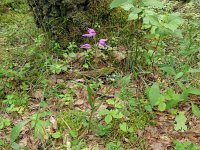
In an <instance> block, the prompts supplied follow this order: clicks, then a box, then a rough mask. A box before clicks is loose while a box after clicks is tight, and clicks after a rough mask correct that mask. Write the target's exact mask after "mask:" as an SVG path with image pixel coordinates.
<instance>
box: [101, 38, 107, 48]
mask: <svg viewBox="0 0 200 150" xmlns="http://www.w3.org/2000/svg"><path fill="white" fill-rule="evenodd" d="M106 41H107V39H100V40H99V48H106V47H107V45H106Z"/></svg>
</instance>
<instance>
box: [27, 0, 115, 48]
mask: <svg viewBox="0 0 200 150" xmlns="http://www.w3.org/2000/svg"><path fill="white" fill-rule="evenodd" d="M110 1H111V0H28V3H29V5H30V7H31V9H32V11H33V14H34V18H35V21H36V24H37V25H38V27H41V28H43V30H44V31H45V32H48V33H50V35H51V37H53V39H54V40H55V41H57V42H58V43H59V44H60V45H61V46H62V47H66V46H67V44H68V42H69V41H72V40H74V41H76V42H77V41H78V42H80V40H81V38H80V36H81V34H82V33H83V32H85V30H86V29H87V28H88V27H91V26H92V25H93V24H94V23H96V22H99V21H103V20H107V18H106V17H108V16H109V14H110V12H111V10H110V9H109V7H108V6H109V4H110Z"/></svg>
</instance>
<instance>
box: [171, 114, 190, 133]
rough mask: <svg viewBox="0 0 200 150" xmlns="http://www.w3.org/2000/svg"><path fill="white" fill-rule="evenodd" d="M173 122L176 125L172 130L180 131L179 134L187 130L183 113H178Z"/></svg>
mask: <svg viewBox="0 0 200 150" xmlns="http://www.w3.org/2000/svg"><path fill="white" fill-rule="evenodd" d="M175 121H176V124H175V126H174V129H175V130H176V131H178V130H180V131H181V132H183V131H186V130H187V126H186V121H187V118H186V117H185V113H184V112H179V114H178V115H177V116H176V118H175Z"/></svg>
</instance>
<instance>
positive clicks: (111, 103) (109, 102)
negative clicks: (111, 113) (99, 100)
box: [106, 99, 115, 105]
mask: <svg viewBox="0 0 200 150" xmlns="http://www.w3.org/2000/svg"><path fill="white" fill-rule="evenodd" d="M106 102H107V103H108V104H109V105H114V104H115V101H114V100H113V99H108V100H107V101H106Z"/></svg>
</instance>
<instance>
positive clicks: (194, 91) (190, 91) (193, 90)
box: [188, 88, 200, 96]
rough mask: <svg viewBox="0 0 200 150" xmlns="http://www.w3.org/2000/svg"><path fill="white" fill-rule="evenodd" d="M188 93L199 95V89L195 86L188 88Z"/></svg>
mask: <svg viewBox="0 0 200 150" xmlns="http://www.w3.org/2000/svg"><path fill="white" fill-rule="evenodd" d="M188 93H190V94H194V95H198V96H200V89H197V88H189V89H188Z"/></svg>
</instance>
